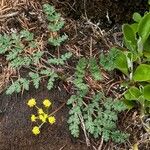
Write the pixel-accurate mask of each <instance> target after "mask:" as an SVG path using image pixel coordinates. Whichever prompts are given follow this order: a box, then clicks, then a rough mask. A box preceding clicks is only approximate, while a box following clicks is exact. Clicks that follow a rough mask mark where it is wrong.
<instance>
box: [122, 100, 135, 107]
mask: <svg viewBox="0 0 150 150" xmlns="http://www.w3.org/2000/svg"><path fill="white" fill-rule="evenodd" d="M123 102H124V103H125V105H126V106H127V107H128V109H132V108H134V106H135V101H131V100H127V99H124V100H123Z"/></svg>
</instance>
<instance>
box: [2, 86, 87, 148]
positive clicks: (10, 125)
mask: <svg viewBox="0 0 150 150" xmlns="http://www.w3.org/2000/svg"><path fill="white" fill-rule="evenodd" d="M31 97H34V98H36V99H37V102H38V104H40V103H41V100H43V99H45V98H49V99H51V100H52V102H53V107H52V110H51V111H54V110H56V109H57V108H59V107H60V106H61V105H62V104H63V103H64V102H66V101H67V98H68V94H67V93H66V92H65V91H64V90H63V89H61V91H58V90H56V89H55V90H52V91H51V92H49V91H47V90H46V88H41V89H39V90H34V89H31V90H30V91H29V92H25V93H24V94H23V95H22V96H21V95H12V96H6V95H5V94H2V95H1V96H0V102H1V105H0V106H1V107H0V110H1V111H2V112H1V113H0V150H44V149H45V150H59V149H63V150H81V149H82V150H86V149H87V148H86V146H85V143H84V141H81V142H80V141H79V140H74V139H72V137H71V136H70V133H69V131H68V125H67V118H68V108H67V107H66V106H64V107H63V108H62V109H61V110H59V111H58V113H56V115H55V117H56V123H55V124H54V125H48V124H47V125H46V124H45V125H44V126H43V127H42V131H41V134H40V135H39V136H34V135H33V134H32V132H31V130H32V127H33V126H34V124H33V123H31V121H30V115H31V114H32V113H34V112H35V110H34V109H31V108H29V107H27V105H26V103H27V100H28V99H30V98H31Z"/></svg>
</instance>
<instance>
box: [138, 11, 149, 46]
mask: <svg viewBox="0 0 150 150" xmlns="http://www.w3.org/2000/svg"><path fill="white" fill-rule="evenodd" d="M138 34H139V36H140V37H141V38H142V42H143V44H144V43H145V41H146V40H147V39H148V37H149V35H150V13H147V14H146V15H145V16H144V17H143V18H142V19H141V21H140V22H139V26H138Z"/></svg>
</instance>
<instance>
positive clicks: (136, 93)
mask: <svg viewBox="0 0 150 150" xmlns="http://www.w3.org/2000/svg"><path fill="white" fill-rule="evenodd" d="M141 95H142V93H141V92H140V90H139V89H138V88H137V87H134V86H133V87H131V88H130V89H128V90H127V92H126V93H125V94H124V97H125V98H126V99H127V100H138V99H139V97H140V96H141Z"/></svg>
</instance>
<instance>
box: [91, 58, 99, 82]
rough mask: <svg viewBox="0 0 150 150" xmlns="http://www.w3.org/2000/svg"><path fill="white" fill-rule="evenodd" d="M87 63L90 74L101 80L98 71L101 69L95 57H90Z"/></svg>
mask: <svg viewBox="0 0 150 150" xmlns="http://www.w3.org/2000/svg"><path fill="white" fill-rule="evenodd" d="M89 65H90V72H91V74H92V76H93V77H94V79H95V80H102V75H101V73H100V71H101V70H100V68H99V66H98V64H97V62H96V59H95V58H90V61H89Z"/></svg>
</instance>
